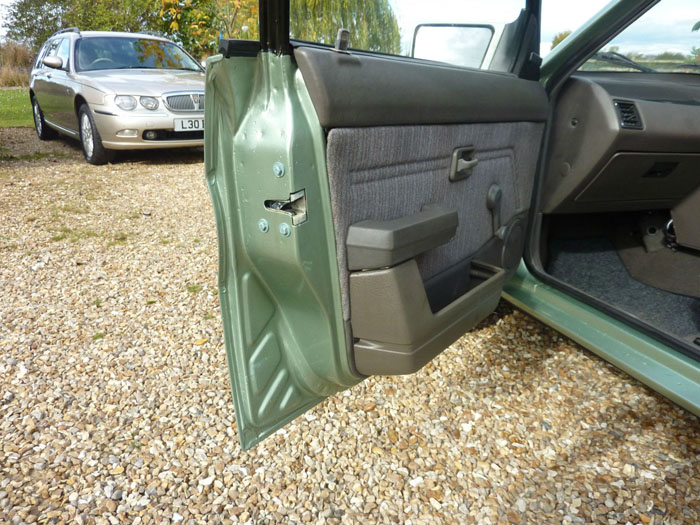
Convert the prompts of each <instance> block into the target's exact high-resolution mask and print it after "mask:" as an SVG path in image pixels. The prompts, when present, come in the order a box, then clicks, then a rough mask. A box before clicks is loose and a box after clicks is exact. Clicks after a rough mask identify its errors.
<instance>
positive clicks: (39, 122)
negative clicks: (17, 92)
mask: <svg viewBox="0 0 700 525" xmlns="http://www.w3.org/2000/svg"><path fill="white" fill-rule="evenodd" d="M32 115H33V116H34V129H35V130H36V134H37V136H38V137H39V140H51V139H55V138H56V137H57V136H58V132H57V131H56V130H55V129H53V128H50V127H49V126H47V125H46V121H45V120H44V112H43V111H41V108H40V107H39V101H38V100H37V99H36V97H35V96H34V95H32Z"/></svg>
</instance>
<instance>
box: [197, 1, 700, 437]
mask: <svg viewBox="0 0 700 525" xmlns="http://www.w3.org/2000/svg"><path fill="white" fill-rule="evenodd" d="M639 4H640V3H639V2H635V1H629V0H620V1H618V2H613V3H611V4H610V5H609V6H608V7H607V8H606V9H604V10H603V11H602V12H601V13H600V14H599V15H598V16H597V17H596V18H594V19H593V20H592V21H590V22H589V23H588V24H586V25H585V26H583V27H582V28H581V29H580V30H579V31H577V32H576V33H575V34H574V35H572V37H571V38H570V39H569V40H567V41H565V42H564V44H562V45H561V46H560V48H558V49H557V50H556V52H555V53H553V54H552V55H550V56H549V57H548V59H547V60H546V61H545V62H544V64H543V65H542V68H541V74H542V77H541V78H542V82H543V83H546V82H554V81H556V79H557V78H561V76H562V75H566V74H568V72H569V71H570V70H571V68H572V67H573V66H575V65H576V64H577V63H578V62H576V60H578V57H580V56H581V54H582V53H585V52H587V50H589V49H591V46H595V45H596V43H597V42H600V41H604V39H605V38H606V37H607V36H608V35H609V34H610V32H611V28H612V27H615V26H619V27H622V26H623V25H624V24H625V23H626V22H625V21H628V19H630V18H631V17H633V16H634V13H638V12H639V11H640V9H641V7H640V5H639ZM647 4H650V2H647ZM642 7H643V6H642ZM268 11H269V9H266V10H261V13H264V14H263V15H262V18H261V26H262V25H263V24H264V23H265V20H263V18H264V17H265V16H267V13H268ZM592 49H594V47H593V48H592ZM244 55H245V54H244ZM206 96H207V106H206V110H205V123H206V128H205V166H206V179H207V184H208V186H209V189H210V193H211V197H212V201H213V204H214V210H215V215H216V224H217V231H218V239H219V261H220V262H219V264H220V269H219V291H220V295H219V296H220V301H221V310H222V317H223V325H224V334H225V340H226V351H227V360H228V365H229V371H230V377H231V384H232V389H233V393H234V400H235V410H236V418H237V422H238V431H239V437H240V440H241V443H242V446H243V448H249V447H251V446H253V445H254V444H255V443H257V442H259V441H260V440H261V439H263V438H265V437H266V436H268V435H269V434H271V433H272V432H274V431H275V430H277V429H279V428H281V427H282V426H284V425H285V424H286V423H288V422H289V421H291V420H292V419H294V418H296V417H298V416H299V415H300V414H302V413H303V412H305V411H306V410H308V409H309V408H311V407H312V406H314V405H315V404H317V403H319V402H321V401H322V400H323V399H325V398H326V397H328V396H330V395H333V394H335V393H337V392H339V391H342V390H344V389H347V388H349V387H351V386H353V385H354V384H357V383H358V382H360V381H362V380H363V379H364V378H365V377H366V375H365V374H362V373H360V372H359V371H358V370H357V369H356V366H355V362H354V359H353V344H355V343H357V338H353V332H352V327H351V323H350V322H348V321H346V320H344V318H343V300H342V297H341V279H342V276H341V275H340V272H339V270H338V264H337V257H338V251H337V250H338V248H337V242H336V234H335V232H334V227H333V221H332V196H331V188H330V187H329V182H328V174H327V165H326V163H327V159H326V150H327V138H326V130H325V129H324V126H323V125H322V124H321V122H320V121H319V117H318V114H317V111H316V109H315V107H314V103H313V101H312V98H311V96H310V94H309V87H308V86H307V85H306V83H305V80H304V77H303V76H302V74H301V73H300V71H299V68H298V66H297V64H296V62H295V61H294V60H292V58H291V56H290V55H289V54H285V53H279V50H278V49H277V50H274V49H270V50H261V51H260V52H256V53H248V54H247V56H231V57H229V58H224V57H223V56H222V55H217V56H215V57H212V58H210V59H209V60H208V62H207V80H206ZM526 260H527V257H526ZM513 274H514V275H513ZM536 274H537V272H536V271H535V272H533V271H532V264H526V263H525V262H521V263H520V265H519V266H518V267H517V271H514V272H511V275H512V277H511V278H510V279H509V280H508V282H507V283H506V285H505V287H504V289H503V297H504V298H505V299H506V300H508V301H510V302H511V303H513V304H514V305H516V306H517V307H518V308H521V309H523V310H524V311H526V312H528V313H529V314H531V315H532V316H534V317H536V318H538V319H540V320H541V321H543V322H544V323H546V324H549V325H550V326H552V327H554V328H555V329H557V330H559V331H560V332H562V333H563V334H565V335H567V336H568V337H570V338H572V339H573V340H575V341H576V342H578V343H580V344H581V345H583V346H585V347H586V348H589V349H590V350H591V351H593V352H594V353H596V354H597V355H599V356H600V357H602V358H603V359H605V360H607V361H609V362H611V363H612V364H614V365H615V366H617V367H618V368H620V369H622V370H624V371H625V372H627V373H629V374H630V375H632V376H634V377H636V378H637V379H639V380H640V381H642V382H644V383H646V384H647V385H649V386H650V387H651V388H653V389H655V390H657V391H659V392H660V393H662V394H663V395H665V396H667V397H668V398H669V399H671V400H673V401H674V402H676V403H678V404H679V405H681V406H683V407H685V408H687V409H688V410H690V411H692V412H694V413H695V414H699V415H700V363H698V361H696V360H694V359H691V358H689V357H687V356H685V355H683V354H682V353H681V352H679V351H677V350H676V349H674V348H671V347H670V346H668V345H666V344H663V343H661V342H660V341H659V340H657V339H655V338H653V337H651V336H649V335H646V334H644V333H642V332H641V331H639V330H637V329H635V328H634V327H632V326H629V325H628V324H626V323H624V322H622V321H620V320H618V319H616V318H614V317H612V316H610V315H609V314H606V313H604V312H602V311H600V310H599V309H596V308H595V307H593V306H590V305H589V304H586V303H585V302H582V301H581V300H580V299H577V298H575V297H573V296H572V295H570V294H568V293H566V292H564V291H561V290H558V289H556V288H555V287H553V286H552V285H551V284H547V283H545V282H543V281H542V280H541V279H540V278H538V277H537V276H536ZM354 316H355V313H353V317H354ZM471 324H473V323H471ZM471 324H470V326H471Z"/></svg>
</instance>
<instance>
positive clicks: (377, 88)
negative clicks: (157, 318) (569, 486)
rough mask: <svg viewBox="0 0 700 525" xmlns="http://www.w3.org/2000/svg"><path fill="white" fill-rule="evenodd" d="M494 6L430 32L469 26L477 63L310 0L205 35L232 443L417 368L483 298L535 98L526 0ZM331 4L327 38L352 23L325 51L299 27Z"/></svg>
mask: <svg viewBox="0 0 700 525" xmlns="http://www.w3.org/2000/svg"><path fill="white" fill-rule="evenodd" d="M302 4H303V3H302ZM350 4H351V6H354V8H355V9H358V10H362V9H365V8H366V7H365V6H366V5H369V4H365V3H363V2H355V3H353V2H351V3H350ZM379 4H382V2H379ZM385 4H386V6H384V7H387V6H389V4H388V2H385ZM510 4H511V5H514V6H515V7H516V9H515V10H514V11H513V12H512V16H511V15H508V16H510V18H509V19H508V22H507V23H503V24H500V25H498V24H495V25H491V26H487V27H488V28H490V29H488V30H487V31H486V33H488V34H485V32H484V27H485V25H484V24H482V23H478V24H477V23H471V22H472V20H471V19H470V18H469V16H468V15H469V14H470V13H469V12H465V13H461V14H459V13H452V14H451V15H450V16H452V15H455V16H456V20H457V21H460V20H459V16H464V17H465V18H464V21H465V23H464V24H462V25H457V26H455V25H452V27H451V28H447V29H450V30H454V27H458V28H459V31H464V32H465V33H464V34H465V35H467V34H474V35H476V33H472V32H473V31H477V32H478V33H479V34H478V38H477V39H475V41H476V42H478V45H476V44H475V45H474V46H472V47H471V48H470V49H469V53H470V55H469V56H470V57H473V58H472V60H473V62H474V63H475V64H476V65H475V67H463V64H459V65H455V64H454V62H453V63H451V64H446V63H439V62H434V61H428V60H421V59H418V58H411V57H406V56H399V55H400V48H401V47H403V48H407V47H408V48H411V49H419V48H420V49H425V45H424V44H425V43H426V41H425V40H422V41H421V42H420V43H421V44H422V45H420V46H417V45H416V44H417V43H418V39H419V38H421V39H424V38H436V37H434V36H425V37H424V36H422V35H434V34H435V32H434V31H432V30H433V29H439V26H437V25H430V27H429V29H431V31H427V30H426V31H423V30H422V29H421V32H419V31H418V28H416V31H415V36H414V42H413V45H412V46H410V47H409V46H407V45H406V44H405V42H404V43H401V42H400V41H399V38H400V36H399V31H398V30H396V31H395V32H394V33H393V36H392V35H389V36H388V40H387V41H386V42H379V43H377V42H375V41H373V40H372V38H370V36H371V35H369V36H368V35H366V34H364V35H363V34H362V32H361V27H360V25H361V24H356V23H355V22H357V21H358V20H359V21H361V20H362V19H363V18H362V17H363V16H366V17H367V18H366V20H372V19H376V18H377V17H378V16H382V17H385V19H384V22H386V21H387V20H388V21H389V22H388V25H387V24H385V26H384V27H393V26H392V24H393V23H396V18H395V17H394V14H392V12H391V8H389V10H388V11H387V10H386V9H385V10H384V11H383V12H382V13H379V14H378V13H374V12H373V13H366V12H363V13H354V14H353V16H349V17H348V16H347V13H345V14H343V13H335V14H334V13H331V12H329V11H327V12H325V13H322V12H313V9H323V7H322V6H321V7H319V6H316V7H314V8H312V7H308V6H307V8H308V9H310V10H311V11H310V12H307V11H306V10H304V9H301V10H297V11H293V12H292V17H291V26H290V9H289V2H288V1H280V0H275V1H272V0H267V1H266V0H263V1H261V2H260V35H261V37H260V41H259V42H249V41H245V42H243V41H231V40H229V41H222V49H221V51H222V53H221V54H220V55H217V56H215V57H212V58H210V59H209V60H208V62H207V84H206V91H207V107H206V115H205V122H206V130H205V144H206V145H205V165H206V178H207V183H208V185H209V189H210V192H211V197H212V201H213V204H214V210H215V215H216V223H217V230H218V239H219V291H220V300H221V308H222V317H223V323H224V334H225V341H226V350H227V358H228V366H229V370H230V376H231V384H232V389H233V393H234V400H235V409H236V419H237V423H238V431H239V437H240V440H241V443H242V446H243V447H244V448H249V447H251V446H252V445H254V444H255V443H257V442H258V441H259V440H261V439H263V438H264V437H265V436H267V435H269V434H270V433H272V432H274V431H275V430H276V429H278V428H280V427H281V426H283V425H284V424H286V423H287V422H289V421H290V420H292V419H294V418H295V417H297V416H298V415H300V414H302V413H303V412H304V411H306V410H308V409H309V408H311V407H312V406H314V405H315V404H317V403H319V402H320V401H322V400H323V399H324V398H326V397H327V396H330V395H333V394H334V393H336V392H339V391H341V390H344V389H347V388H349V387H351V386H352V385H354V384H356V383H358V382H359V381H362V380H363V379H364V378H366V377H367V376H369V375H373V374H406V373H411V372H415V371H416V370H418V369H420V368H421V367H422V366H423V365H425V364H426V363H427V362H428V361H429V360H430V359H432V358H433V357H434V356H436V355H437V354H438V353H440V352H441V351H442V350H443V349H444V348H446V347H447V346H448V345H449V344H450V343H452V342H453V341H454V340H456V339H457V338H459V337H460V336H461V335H462V334H463V333H464V332H466V331H468V330H469V329H471V328H472V327H473V326H475V325H476V324H477V323H478V322H479V321H480V320H481V319H483V318H484V317H485V316H487V315H488V314H489V313H490V312H491V311H492V310H493V309H494V308H495V306H496V304H497V303H498V301H499V298H500V296H501V292H502V290H503V286H504V283H505V282H506V281H507V279H508V278H510V277H511V276H512V275H513V274H514V273H515V271H516V269H517V267H518V264H519V261H520V259H521V255H522V252H523V246H524V243H525V235H526V231H527V227H528V217H529V214H528V212H529V207H530V200H531V199H530V197H531V194H532V188H533V185H534V176H535V171H536V165H537V159H538V154H539V150H540V143H541V140H542V137H543V132H544V128H545V121H546V119H547V114H548V109H549V105H548V99H547V96H546V94H545V91H544V89H543V87H542V86H541V84H540V83H539V82H538V81H537V80H536V79H537V76H538V66H539V57H538V55H537V53H536V50H537V49H538V46H539V2H538V1H534V0H531V1H528V2H527V3H523V5H517V2H516V3H514V2H510ZM431 9H432V8H431ZM321 15H323V16H321ZM360 15H362V16H360ZM370 15H371V16H370ZM324 16H325V18H324ZM332 16H335V17H336V18H337V20H335V19H334V20H333V21H334V22H335V23H336V24H335V25H333V28H332V36H335V34H336V31H337V29H341V28H344V27H350V29H351V30H350V31H349V32H344V31H339V32H337V36H338V38H337V42H336V43H335V45H334V46H331V45H326V44H325V43H328V42H332V41H333V38H332V37H331V33H329V32H327V34H326V36H325V37H323V38H321V37H319V36H318V34H316V33H314V32H313V31H310V30H309V29H308V28H307V27H306V26H305V25H304V24H305V23H306V22H308V20H320V19H325V20H327V19H328V17H332ZM344 16H345V18H343V17H344ZM386 17H388V18H386ZM392 17H394V18H392ZM479 22H480V21H479ZM367 23H370V22H367ZM290 32H291V37H292V38H291V39H290ZM438 34H441V35H443V36H446V34H445V33H440V31H438ZM314 38H315V39H316V40H315V41H311V40H314ZM348 39H349V44H350V45H349V47H348V45H347V40H348ZM354 39H356V40H357V43H356V44H355V43H354ZM444 40H445V42H447V41H448V40H449V39H447V38H445V39H444ZM387 42H388V43H387ZM428 43H429V42H428ZM443 44H444V42H443ZM382 46H383V47H382ZM428 47H430V46H428ZM426 52H428V51H426ZM408 54H410V53H408ZM416 56H417V55H416ZM471 64H472V63H471V62H469V63H467V65H471ZM480 64H484V65H482V67H489V68H490V70H488V71H487V70H479V69H476V67H478V66H479V65H480Z"/></svg>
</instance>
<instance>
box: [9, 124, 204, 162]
mask: <svg viewBox="0 0 700 525" xmlns="http://www.w3.org/2000/svg"><path fill="white" fill-rule="evenodd" d="M203 160H204V148H202V147H198V148H173V149H147V150H127V151H117V152H116V155H115V157H114V160H113V161H112V162H111V163H110V164H109V165H110V166H113V167H114V168H117V169H118V167H119V165H120V164H127V163H140V164H147V165H156V166H157V165H163V166H166V165H176V164H196V163H198V162H202V161H203ZM18 161H24V162H27V161H49V162H60V163H65V162H71V163H72V162H85V159H84V158H83V152H82V149H81V147H80V142H78V141H77V140H74V139H72V138H69V137H66V136H65V135H60V136H59V137H58V138H56V139H53V140H39V138H38V137H37V136H36V133H35V131H34V128H0V164H1V163H5V162H7V163H12V162H18Z"/></svg>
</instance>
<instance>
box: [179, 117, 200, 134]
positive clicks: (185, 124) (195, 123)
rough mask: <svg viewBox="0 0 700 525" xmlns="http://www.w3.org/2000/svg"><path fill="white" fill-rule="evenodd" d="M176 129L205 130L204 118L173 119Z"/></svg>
mask: <svg viewBox="0 0 700 525" xmlns="http://www.w3.org/2000/svg"><path fill="white" fill-rule="evenodd" d="M173 127H174V129H175V131H203V130H204V119H203V118H176V119H173Z"/></svg>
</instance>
